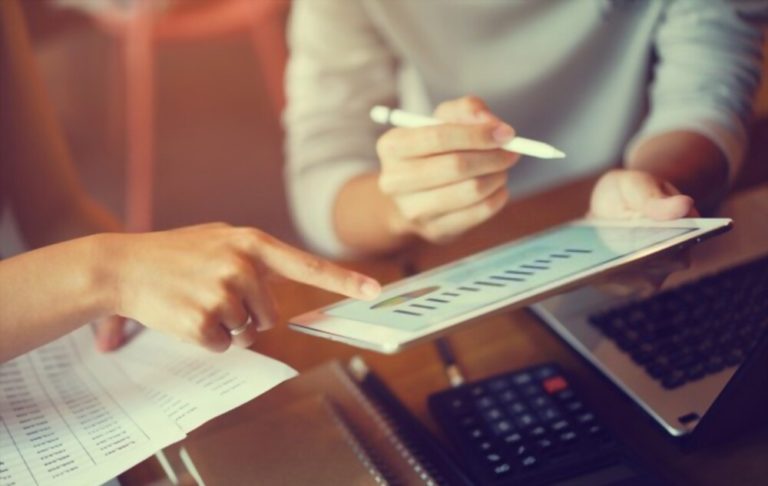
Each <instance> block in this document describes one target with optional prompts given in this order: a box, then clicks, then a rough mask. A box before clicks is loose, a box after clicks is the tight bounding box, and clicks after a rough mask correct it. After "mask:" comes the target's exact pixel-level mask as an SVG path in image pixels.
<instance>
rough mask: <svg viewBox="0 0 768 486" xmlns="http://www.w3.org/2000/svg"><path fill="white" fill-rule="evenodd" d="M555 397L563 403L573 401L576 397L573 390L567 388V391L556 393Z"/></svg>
mask: <svg viewBox="0 0 768 486" xmlns="http://www.w3.org/2000/svg"><path fill="white" fill-rule="evenodd" d="M555 396H556V397H557V398H558V399H559V400H562V401H567V400H570V399H572V398H573V397H574V396H575V395H574V393H573V390H571V389H570V388H566V389H565V390H561V391H559V392H557V393H555Z"/></svg>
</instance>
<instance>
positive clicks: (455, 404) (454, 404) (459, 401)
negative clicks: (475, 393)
mask: <svg viewBox="0 0 768 486" xmlns="http://www.w3.org/2000/svg"><path fill="white" fill-rule="evenodd" d="M450 409H451V412H453V413H454V414H456V415H458V414H460V413H464V412H466V411H467V402H465V401H464V399H463V398H460V397H456V398H454V399H453V400H451V402H450Z"/></svg>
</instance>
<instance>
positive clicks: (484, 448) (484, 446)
mask: <svg viewBox="0 0 768 486" xmlns="http://www.w3.org/2000/svg"><path fill="white" fill-rule="evenodd" d="M478 447H479V448H480V450H481V451H489V450H491V449H492V448H493V444H492V443H491V442H489V441H487V440H484V441H482V442H480V443H479V444H478Z"/></svg>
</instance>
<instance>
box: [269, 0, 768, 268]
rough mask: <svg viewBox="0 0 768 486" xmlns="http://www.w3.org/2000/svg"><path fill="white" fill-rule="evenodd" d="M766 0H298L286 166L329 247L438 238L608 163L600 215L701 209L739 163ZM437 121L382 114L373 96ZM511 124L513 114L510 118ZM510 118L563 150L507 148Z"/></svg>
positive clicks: (307, 231)
mask: <svg viewBox="0 0 768 486" xmlns="http://www.w3.org/2000/svg"><path fill="white" fill-rule="evenodd" d="M766 10H768V2H764V1H760V0H751V1H750V0H741V1H739V0H706V1H701V0H649V1H631V0H630V1H622V0H579V1H572V2H563V1H536V2H529V1H515V0H480V1H468V0H439V1H437V0H295V1H294V3H293V10H292V16H291V19H290V32H289V47H290V60H289V65H288V70H287V80H286V88H287V98H288V105H287V110H286V113H285V120H284V122H285V128H286V132H287V147H286V148H287V160H288V163H287V167H286V180H287V185H288V189H289V195H290V201H291V206H292V211H293V214H294V218H295V221H296V222H297V225H298V227H299V229H300V230H301V232H302V234H303V235H304V237H305V238H306V240H307V241H308V242H309V243H310V244H311V246H312V247H313V248H314V249H315V250H318V251H321V252H323V253H325V254H327V255H333V256H356V255H357V256H359V255H368V254H372V253H379V252H387V251H392V250H395V249H397V248H400V247H401V246H403V245H405V244H406V243H407V242H408V241H409V240H411V239H413V238H414V237H422V238H425V239H427V240H430V241H434V242H440V241H444V240H448V239H451V238H453V237H455V236H457V235H459V234H461V233H462V232H464V231H466V230H467V229H469V228H472V227H474V226H475V225H477V224H479V223H481V222H483V221H485V220H487V219H489V218H491V217H492V216H493V215H494V214H495V213H496V212H498V211H499V210H500V209H501V208H502V207H503V206H504V204H505V203H506V202H507V201H508V200H509V199H510V198H517V197H521V196H523V195H527V194H530V193H532V192H535V191H540V190H543V189H545V188H548V187H551V186H554V185H556V184H559V183H563V182H565V181H567V180H569V179H574V178H577V177H581V176H585V175H588V174H592V173H598V172H604V175H603V176H602V177H601V178H600V179H599V180H598V182H597V184H596V186H595V188H594V191H593V194H592V200H591V208H590V212H591V213H592V214H595V215H597V216H600V217H610V218H627V217H638V216H645V217H651V218H656V219H670V218H677V217H684V216H687V215H692V214H696V212H697V210H698V211H705V212H706V211H707V210H710V209H711V208H713V207H714V205H716V203H717V201H718V200H719V199H720V198H721V197H722V196H723V195H724V194H725V192H726V191H727V188H728V185H729V182H730V181H732V180H733V179H734V177H735V176H736V175H737V174H738V171H739V164H740V162H741V159H742V157H743V154H744V150H745V147H746V144H747V124H748V122H749V119H750V116H751V113H752V98H753V94H754V91H755V89H756V87H757V86H758V84H759V80H760V68H761V59H762V50H761V47H762V38H763V30H762V29H761V26H760V22H761V21H763V20H765V19H766V17H768V14H767V13H766ZM377 104H383V105H389V106H400V107H402V108H404V109H406V110H409V111H414V112H417V113H421V114H430V113H433V114H434V116H436V117H438V118H441V119H442V120H444V121H446V122H448V123H446V124H443V125H440V126H433V127H426V128H409V129H403V128H394V129H391V130H388V131H386V132H385V133H382V132H383V131H384V130H383V129H382V128H381V127H378V126H376V125H375V124H374V123H373V122H372V121H371V120H370V119H369V117H368V112H369V110H370V108H371V107H372V106H373V105H377ZM513 127H514V128H513ZM515 133H519V134H520V135H521V136H525V137H528V138H533V139H537V140H541V141H544V142H547V143H549V144H552V145H554V146H555V147H557V148H559V149H561V150H563V151H564V152H566V154H567V158H566V159H564V160H557V161H543V160H538V159H533V158H530V157H523V158H520V157H519V156H518V155H517V154H511V153H508V152H505V151H503V150H500V148H499V147H500V146H501V145H502V144H503V143H504V142H505V141H507V140H508V139H510V138H511V137H513V136H514V134H515Z"/></svg>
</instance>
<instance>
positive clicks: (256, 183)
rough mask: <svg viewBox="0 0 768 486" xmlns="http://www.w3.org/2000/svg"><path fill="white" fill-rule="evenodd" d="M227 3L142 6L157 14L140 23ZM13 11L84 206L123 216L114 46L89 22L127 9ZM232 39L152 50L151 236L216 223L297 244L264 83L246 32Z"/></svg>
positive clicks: (123, 143) (119, 79) (64, 5)
mask: <svg viewBox="0 0 768 486" xmlns="http://www.w3.org/2000/svg"><path fill="white" fill-rule="evenodd" d="M229 1H230V0H182V1H181V2H173V3H170V2H167V1H165V0H148V2H147V3H148V4H149V5H150V6H151V7H152V8H157V9H158V11H157V12H153V13H152V15H154V16H156V17H160V16H164V15H169V14H176V13H178V12H177V10H174V8H176V9H178V8H179V7H180V8H183V9H187V10H188V11H191V10H196V9H204V8H206V7H207V4H212V5H213V4H219V3H223V2H229ZM255 1H256V2H262V3H263V2H278V3H280V2H282V0H255ZM238 2H239V0H238ZM21 3H22V5H23V6H24V8H25V13H26V15H27V20H28V23H29V25H30V31H31V34H32V38H33V42H34V44H35V48H36V51H37V54H38V60H39V64H40V67H41V70H42V74H43V77H44V79H45V82H46V84H47V87H48V89H49V93H50V95H51V99H52V102H53V104H54V105H55V107H56V110H57V113H58V115H59V119H60V121H61V124H62V126H63V128H64V131H65V133H66V137H67V139H68V142H69V145H70V147H71V151H72V155H73V159H74V161H75V163H76V164H77V166H78V169H79V170H80V173H81V175H82V177H83V180H84V182H85V183H86V185H87V188H88V189H89V191H90V192H91V193H92V194H93V195H95V196H96V197H97V198H98V199H99V200H101V201H103V202H104V203H105V204H106V205H107V206H108V207H110V208H111V209H112V210H113V211H115V212H116V213H117V214H119V215H120V216H123V217H124V216H125V210H126V208H125V174H126V163H127V157H126V153H127V148H128V146H127V145H128V143H129V140H127V138H126V117H125V110H126V101H127V99H126V79H127V77H126V72H125V65H124V63H123V62H122V55H123V53H124V51H122V50H121V49H122V47H124V46H122V45H121V41H120V38H118V37H116V36H115V35H113V34H112V33H110V32H109V29H105V27H104V26H103V25H102V24H100V23H99V22H98V21H97V17H98V16H101V15H104V13H105V11H106V8H109V9H117V13H127V12H128V10H129V9H130V7H131V4H132V3H133V2H129V1H122V0H120V1H112V0H95V1H94V0H63V1H57V0H25V1H23V2H21ZM174 3H175V4H176V5H175V6H174ZM282 3H285V2H282ZM73 5H75V6H76V7H79V8H72V6H73ZM167 6H170V7H171V8H170V9H166V8H164V7H167ZM121 10H122V11H123V12H121ZM181 13H186V12H185V11H182V12H181ZM272 21H274V22H284V18H282V19H281V18H279V17H278V18H275V19H273V20H272ZM232 30H233V31H232V32H224V33H217V34H216V35H204V36H200V38H199V39H196V38H194V37H186V38H183V40H178V39H177V40H162V41H156V42H154V43H153V46H152V49H153V51H154V52H153V57H154V58H153V71H154V72H153V73H152V86H151V87H152V90H153V93H152V96H151V99H152V104H153V112H154V127H153V128H154V129H153V132H154V142H153V145H154V147H153V154H152V155H153V159H154V160H153V165H154V172H155V181H154V188H153V197H154V200H153V211H152V212H153V226H154V227H155V228H158V229H162V228H169V227H175V226H180V225H186V224H193V223H199V222H206V221H227V222H230V223H232V224H238V225H254V226H257V227H260V228H262V229H264V230H266V231H269V232H270V233H272V234H274V235H276V236H278V237H280V238H283V239H285V240H288V241H291V242H297V241H298V239H297V237H296V235H295V233H294V230H293V227H292V224H291V222H290V219H289V214H288V210H287V207H286V199H285V195H284V189H283V182H282V181H283V179H282V132H281V129H280V126H279V122H278V119H277V114H276V110H275V108H274V106H273V101H274V100H273V99H272V98H271V96H272V95H271V94H270V93H269V90H268V86H267V83H268V80H269V76H267V75H266V73H264V72H263V70H264V67H265V66H264V65H263V63H261V62H259V61H260V59H259V58H258V55H259V53H258V52H257V51H256V50H255V49H254V39H253V36H252V35H251V33H250V32H248V31H247V30H237V29H232ZM268 47H269V46H268ZM280 47H281V46H274V49H276V50H279V48H280Z"/></svg>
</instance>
